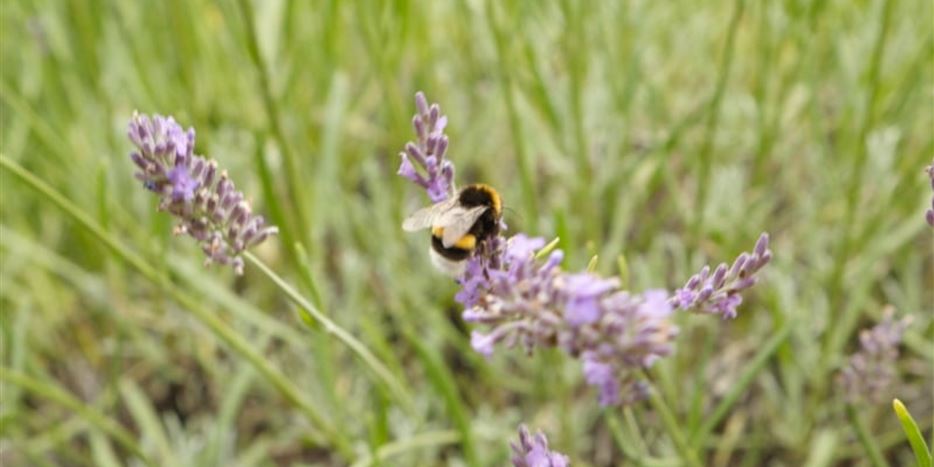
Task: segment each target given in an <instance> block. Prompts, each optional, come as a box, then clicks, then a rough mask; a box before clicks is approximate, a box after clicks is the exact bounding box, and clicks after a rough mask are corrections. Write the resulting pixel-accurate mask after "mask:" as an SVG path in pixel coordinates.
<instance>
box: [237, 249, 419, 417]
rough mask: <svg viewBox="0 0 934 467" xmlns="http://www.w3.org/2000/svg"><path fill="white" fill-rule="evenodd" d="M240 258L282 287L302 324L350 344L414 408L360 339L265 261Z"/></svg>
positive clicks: (407, 404) (400, 386) (399, 386)
mask: <svg viewBox="0 0 934 467" xmlns="http://www.w3.org/2000/svg"><path fill="white" fill-rule="evenodd" d="M243 257H244V258H246V259H247V260H248V261H249V262H250V263H252V264H253V265H254V266H256V267H257V268H258V269H259V270H260V271H262V273H263V274H265V275H266V277H268V278H269V279H270V280H271V281H272V282H273V283H274V284H275V285H276V286H277V287H279V289H280V290H282V291H283V292H284V293H285V295H286V297H288V299H289V300H290V301H291V302H292V303H294V304H295V305H296V307H297V308H298V310H299V313H300V314H301V315H302V316H301V317H302V322H304V323H306V324H311V323H313V322H315V321H317V322H318V323H320V324H321V326H322V327H323V328H324V332H325V333H327V334H330V335H333V336H334V337H336V338H337V339H338V340H340V341H341V342H343V343H344V344H345V345H346V346H347V347H350V350H351V351H353V352H354V353H355V354H357V356H358V357H360V360H363V363H365V364H366V365H367V366H368V367H369V368H370V370H372V371H373V373H375V374H376V376H377V377H378V378H379V379H380V380H381V381H382V382H383V383H384V384H385V385H386V386H387V387H388V388H389V390H391V391H392V392H393V393H394V394H395V395H396V398H397V399H398V401H399V402H400V403H402V404H403V405H404V406H405V407H406V408H412V407H414V405H413V402H412V398H411V396H410V395H409V393H408V391H407V390H406V389H405V387H404V386H403V385H402V383H401V382H400V381H399V380H398V379H396V377H395V376H393V374H392V372H391V371H389V368H388V367H386V365H384V364H383V363H382V362H380V361H379V359H377V358H376V356H375V355H373V353H372V352H371V351H370V349H369V348H367V347H366V346H365V345H364V344H363V343H362V342H360V341H359V340H357V338H356V337H354V336H353V335H352V334H350V333H349V332H347V331H346V330H344V329H343V328H341V327H340V326H338V325H337V324H336V323H335V322H334V321H332V320H331V319H330V318H328V317H327V315H325V314H324V313H322V312H321V310H319V309H318V308H317V307H315V306H314V305H312V303H311V301H309V300H308V299H307V298H305V297H303V296H302V295H301V294H300V293H298V292H297V291H296V290H295V289H294V288H293V287H292V286H291V285H289V283H288V282H286V281H285V279H283V278H282V277H281V276H279V275H278V274H276V273H275V272H274V271H273V270H272V269H270V268H269V266H267V265H266V263H263V261H262V260H260V259H259V258H257V257H256V256H254V255H253V254H252V253H250V252H244V253H243Z"/></svg>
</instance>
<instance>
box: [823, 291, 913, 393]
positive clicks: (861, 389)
mask: <svg viewBox="0 0 934 467" xmlns="http://www.w3.org/2000/svg"><path fill="white" fill-rule="evenodd" d="M894 314H895V313H894V309H893V308H892V307H888V308H886V310H885V312H883V318H882V322H881V323H879V324H877V325H876V326H875V327H873V328H872V329H864V330H863V331H862V332H860V333H859V343H860V349H859V351H857V352H856V353H855V354H853V355H852V356H850V359H849V362H848V363H847V365H846V366H845V367H844V368H843V370H841V371H840V373H839V374H838V375H837V384H838V386H839V387H840V389H841V390H842V392H843V395H844V398H845V399H846V401H847V402H850V403H857V402H862V401H868V402H873V403H881V402H883V401H886V400H889V399H891V398H892V396H891V394H886V390H887V389H888V388H889V387H891V385H892V383H893V381H894V380H895V379H896V377H897V374H896V371H895V361H896V359H898V345H899V344H900V343H901V341H902V335H903V334H904V333H905V329H906V328H907V327H908V325H909V324H910V323H911V318H910V317H905V318H902V319H900V320H898V321H896V320H895V319H894Z"/></svg>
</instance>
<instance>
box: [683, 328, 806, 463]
mask: <svg viewBox="0 0 934 467" xmlns="http://www.w3.org/2000/svg"><path fill="white" fill-rule="evenodd" d="M791 329H792V326H791V321H786V322H785V324H784V325H783V326H782V327H781V329H779V330H778V332H777V333H775V335H774V336H772V338H771V339H769V341H768V342H766V343H765V345H764V346H762V348H761V349H760V350H759V353H757V354H756V356H755V357H753V359H752V361H751V362H749V365H748V366H747V367H746V369H745V370H743V373H742V374H741V375H740V377H739V380H737V382H736V384H733V385H732V387H731V388H730V391H729V392H728V393H727V394H726V396H724V397H723V399H722V400H721V401H720V403H719V404H717V407H716V408H714V410H713V412H712V413H711V414H710V415H709V416H707V417H706V418H705V419H704V423H703V424H701V426H700V428H698V429H697V431H695V432H694V433H693V434H692V435H691V446H693V447H695V448H696V447H698V446H701V445H703V444H704V441H706V439H707V435H709V434H710V432H712V431H713V429H714V428H716V427H717V425H719V424H720V422H721V421H722V420H723V418H724V417H726V415H727V413H729V411H730V409H732V408H733V405H735V404H736V402H737V401H738V400H739V398H740V396H742V395H743V394H744V393H745V392H746V388H748V387H749V385H750V384H752V381H753V380H754V379H755V377H756V375H758V374H759V372H760V371H762V369H763V368H765V364H766V363H768V361H769V359H770V358H771V357H772V355H774V354H775V352H777V351H778V348H779V347H780V346H781V344H782V343H784V342H785V340H786V339H788V336H789V335H791Z"/></svg>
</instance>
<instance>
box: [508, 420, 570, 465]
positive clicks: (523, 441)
mask: <svg viewBox="0 0 934 467" xmlns="http://www.w3.org/2000/svg"><path fill="white" fill-rule="evenodd" d="M509 445H510V446H511V447H512V465H513V466H514V467H567V466H568V465H570V462H569V461H568V456H565V455H564V454H561V453H560V452H557V451H551V450H549V449H548V438H547V437H545V434H544V433H542V432H541V431H539V432H538V433H535V435H532V434H531V433H529V429H528V428H526V426H525V425H519V443H518V444H516V443H509Z"/></svg>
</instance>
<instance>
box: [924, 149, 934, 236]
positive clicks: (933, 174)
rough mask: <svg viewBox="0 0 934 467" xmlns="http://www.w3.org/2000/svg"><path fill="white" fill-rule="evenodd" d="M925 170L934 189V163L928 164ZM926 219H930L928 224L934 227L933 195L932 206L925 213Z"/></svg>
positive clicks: (932, 198) (933, 197)
mask: <svg viewBox="0 0 934 467" xmlns="http://www.w3.org/2000/svg"><path fill="white" fill-rule="evenodd" d="M924 171H925V172H927V174H928V177H929V178H930V179H931V190H934V164H931V165H929V166H927V167H926V168H925V169H924ZM924 219H925V220H926V221H928V225H930V226H931V227H934V196H932V197H931V208H930V209H928V210H927V212H925V213H924Z"/></svg>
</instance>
